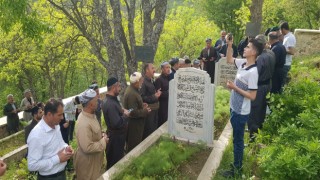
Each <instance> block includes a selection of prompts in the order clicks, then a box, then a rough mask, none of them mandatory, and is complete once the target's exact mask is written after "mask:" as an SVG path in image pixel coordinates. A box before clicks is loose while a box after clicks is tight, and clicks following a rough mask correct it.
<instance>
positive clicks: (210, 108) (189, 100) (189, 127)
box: [168, 68, 214, 145]
mask: <svg viewBox="0 0 320 180" xmlns="http://www.w3.org/2000/svg"><path fill="white" fill-rule="evenodd" d="M213 112H214V85H213V84H211V80H210V76H209V74H208V73H207V72H206V71H202V70H199V69H195V68H182V69H179V70H178V71H177V72H176V73H175V75H174V79H173V80H171V81H170V83H169V112H168V123H169V124H168V127H169V134H170V135H172V136H175V137H177V138H181V139H185V140H190V141H193V142H196V141H199V140H200V141H204V142H206V143H207V144H209V145H212V144H213Z"/></svg>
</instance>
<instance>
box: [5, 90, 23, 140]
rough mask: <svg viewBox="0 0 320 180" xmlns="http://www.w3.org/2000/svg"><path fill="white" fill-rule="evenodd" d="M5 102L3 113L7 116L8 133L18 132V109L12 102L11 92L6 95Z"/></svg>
mask: <svg viewBox="0 0 320 180" xmlns="http://www.w3.org/2000/svg"><path fill="white" fill-rule="evenodd" d="M7 102H8V103H7V104H6V105H5V106H4V107H3V114H4V115H6V116H7V130H8V133H9V135H10V134H13V133H16V132H18V129H19V116H18V113H19V112H20V109H19V108H18V106H17V104H16V103H15V102H14V98H13V95H12V94H9V95H8V96H7Z"/></svg>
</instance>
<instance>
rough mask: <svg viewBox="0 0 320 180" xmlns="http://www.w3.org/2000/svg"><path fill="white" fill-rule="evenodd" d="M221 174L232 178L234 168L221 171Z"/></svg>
mask: <svg viewBox="0 0 320 180" xmlns="http://www.w3.org/2000/svg"><path fill="white" fill-rule="evenodd" d="M222 176H223V177H225V178H233V177H234V170H233V169H231V170H228V171H224V172H223V173H222Z"/></svg>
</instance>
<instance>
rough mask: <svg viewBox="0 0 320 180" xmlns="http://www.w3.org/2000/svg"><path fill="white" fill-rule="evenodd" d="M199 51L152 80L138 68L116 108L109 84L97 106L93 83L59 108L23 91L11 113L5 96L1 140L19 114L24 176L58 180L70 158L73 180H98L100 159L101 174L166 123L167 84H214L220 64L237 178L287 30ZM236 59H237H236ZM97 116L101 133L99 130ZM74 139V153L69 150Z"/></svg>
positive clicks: (278, 71)
mask: <svg viewBox="0 0 320 180" xmlns="http://www.w3.org/2000/svg"><path fill="white" fill-rule="evenodd" d="M267 37H268V40H267ZM205 43H206V47H205V48H203V49H202V50H201V52H200V56H199V57H198V58H197V59H195V60H193V62H192V61H191V60H190V59H189V57H188V56H184V57H183V58H172V59H171V60H170V61H168V62H163V63H162V64H161V75H160V76H159V77H158V78H155V77H154V74H155V67H154V65H153V64H152V63H146V64H144V65H143V68H142V73H140V72H134V73H132V74H131V75H130V85H129V86H128V87H127V89H126V90H125V91H124V95H123V97H122V102H120V101H119V99H120V98H119V97H118V96H119V94H120V92H121V85H120V82H119V81H118V80H117V79H116V78H115V77H110V78H109V79H108V80H107V87H108V91H107V93H106V95H105V97H103V98H100V94H99V87H98V85H97V83H96V82H92V84H91V85H90V86H89V88H88V89H86V90H85V91H84V92H83V93H81V94H79V95H78V96H75V97H73V98H72V99H71V100H70V101H69V102H66V103H65V104H63V103H62V100H61V99H50V100H49V101H48V102H46V103H45V104H43V103H35V101H34V99H33V98H32V94H31V91H30V90H29V89H28V90H26V91H25V92H24V95H25V98H24V99H23V100H22V101H21V105H20V107H18V106H17V105H16V103H15V102H14V98H13V95H12V94H9V95H8V96H7V100H8V103H7V104H6V105H5V106H4V110H3V111H4V114H5V115H7V128H8V132H9V134H12V133H15V132H17V131H18V126H19V117H18V113H19V112H20V111H23V119H24V120H26V121H30V124H29V125H28V126H27V127H26V128H25V141H26V143H27V144H28V153H27V160H28V168H29V170H30V171H35V172H37V174H38V179H66V174H65V170H66V166H67V164H68V162H70V158H71V157H74V159H73V163H74V168H75V172H76V176H77V179H79V180H81V179H86V180H87V179H97V178H98V177H99V176H100V175H101V169H102V166H103V162H104V158H103V157H104V153H106V161H107V166H106V170H108V169H110V168H111V167H112V166H113V165H114V164H116V163H117V162H118V161H119V160H120V159H121V158H123V157H124V155H125V154H126V153H129V152H130V151H131V150H133V149H134V148H135V147H136V146H137V145H138V144H139V143H140V142H142V141H143V140H144V139H145V138H147V137H148V136H149V135H150V134H152V133H153V132H154V131H155V130H156V129H157V128H159V127H160V126H161V125H162V124H163V123H165V122H166V121H167V119H168V99H169V81H170V80H172V79H174V74H175V73H176V71H177V70H178V69H179V68H189V67H194V68H197V69H201V70H204V71H207V72H208V74H209V75H210V77H211V82H212V83H214V74H215V72H214V71H215V63H216V62H217V61H219V59H220V58H221V57H226V60H227V62H228V63H230V64H234V65H235V66H236V67H237V69H238V71H237V75H236V77H235V80H234V81H232V80H230V81H228V82H226V83H227V87H228V88H230V89H231V90H232V91H231V98H230V115H231V119H230V120H231V124H232V127H233V145H234V163H233V164H232V169H231V170H230V171H226V172H225V175H226V176H234V175H235V174H237V173H241V168H242V157H243V149H244V132H245V125H246V124H248V129H249V132H250V141H251V142H252V141H254V139H255V133H257V132H258V129H261V128H262V124H263V122H264V118H265V116H266V109H267V97H266V96H267V94H268V93H269V92H271V93H281V89H282V87H283V85H284V82H286V77H287V73H288V71H289V70H290V66H291V62H292V55H293V54H294V47H295V37H294V35H293V34H292V33H291V32H290V31H289V25H288V23H287V22H283V23H282V24H281V25H280V27H273V28H269V29H268V31H267V32H266V34H265V35H257V36H256V37H246V38H245V40H243V41H241V42H240V44H239V45H238V47H236V46H235V45H234V44H233V37H232V34H231V33H228V34H227V33H226V32H225V31H222V32H221V38H219V39H218V40H217V41H216V43H215V46H212V39H210V38H207V39H206V41H205ZM238 52H239V54H240V56H241V57H240V58H237V57H238V56H239V55H238ZM102 114H103V117H104V120H105V123H106V126H107V131H106V132H102V128H101V115H102ZM74 131H75V132H74ZM74 134H75V139H76V142H77V144H78V148H77V149H76V150H73V149H72V147H71V146H70V145H69V142H70V141H73V135H74ZM0 164H1V168H2V167H5V164H4V163H3V162H0Z"/></svg>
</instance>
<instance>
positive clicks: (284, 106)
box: [258, 56, 320, 179]
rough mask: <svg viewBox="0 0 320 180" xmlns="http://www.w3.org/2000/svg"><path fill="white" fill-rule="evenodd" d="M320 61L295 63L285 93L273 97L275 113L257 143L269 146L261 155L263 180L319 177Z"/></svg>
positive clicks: (315, 57)
mask: <svg viewBox="0 0 320 180" xmlns="http://www.w3.org/2000/svg"><path fill="white" fill-rule="evenodd" d="M318 57H319V56H313V57H311V58H306V60H305V61H302V62H300V63H295V65H294V66H293V69H292V72H291V73H290V74H291V82H290V83H289V84H288V86H286V88H285V91H284V93H283V94H282V95H273V96H271V106H270V108H271V111H272V113H271V115H270V116H269V117H268V119H267V121H266V122H265V123H264V127H263V129H262V131H261V133H260V135H259V138H258V142H262V143H265V144H267V147H266V148H262V149H261V150H260V152H259V153H258V164H259V166H260V168H261V176H262V177H263V178H266V179H317V178H318V177H319V176H320V156H319V150H320V143H319V142H320V141H319V139H320V121H319V119H320V105H319V99H320V88H319V81H318V78H319V75H320V74H319V69H318V67H317V64H318V63H320V61H319V58H318ZM310 74H311V76H310ZM306 75H307V78H306Z"/></svg>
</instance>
